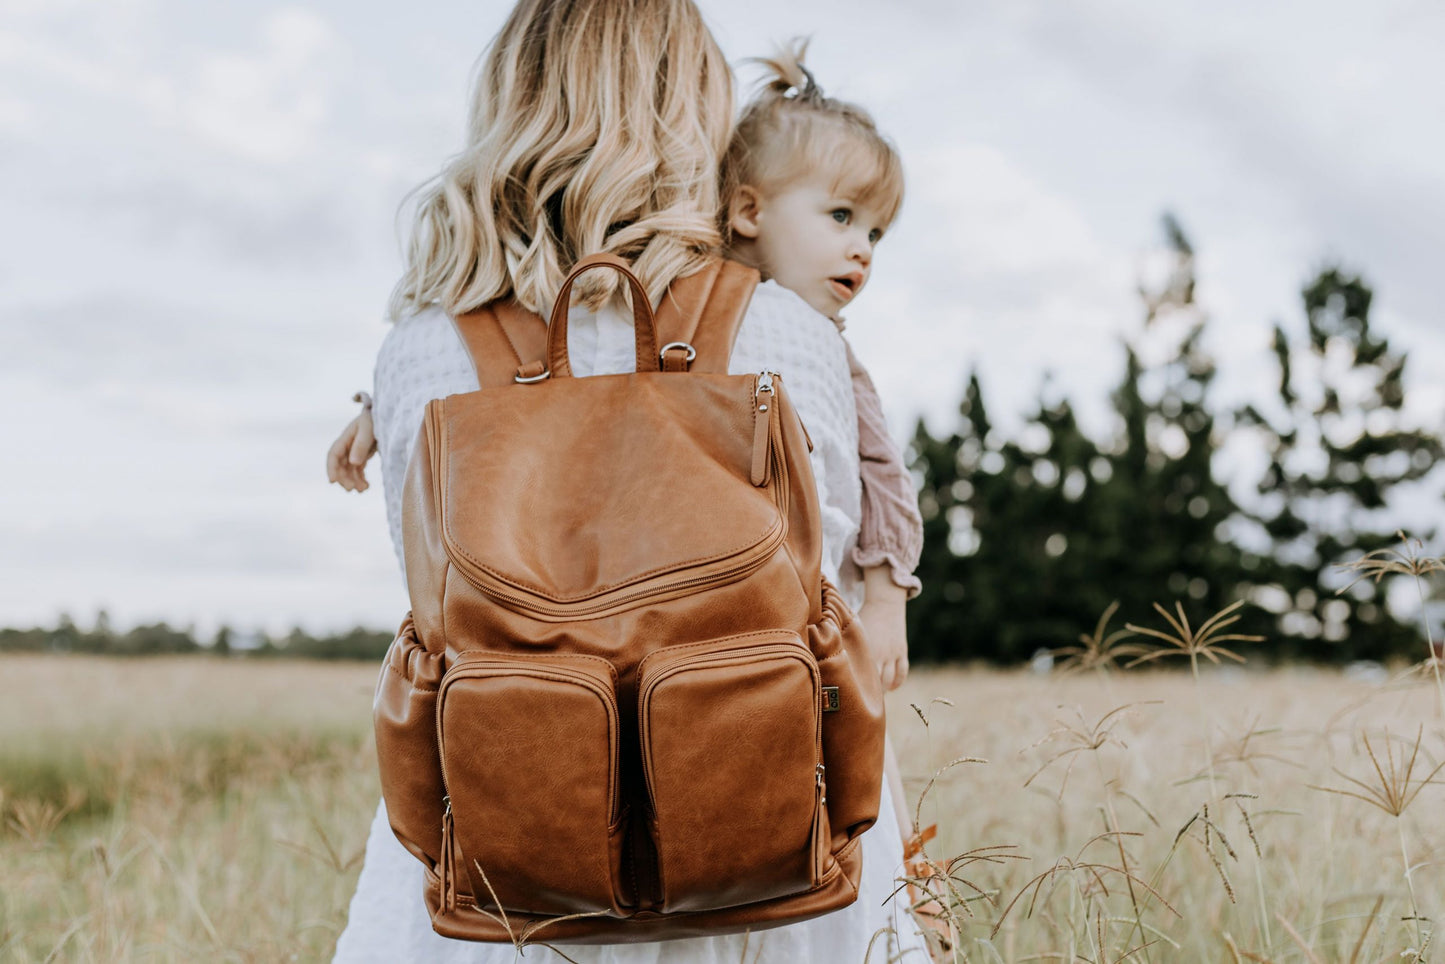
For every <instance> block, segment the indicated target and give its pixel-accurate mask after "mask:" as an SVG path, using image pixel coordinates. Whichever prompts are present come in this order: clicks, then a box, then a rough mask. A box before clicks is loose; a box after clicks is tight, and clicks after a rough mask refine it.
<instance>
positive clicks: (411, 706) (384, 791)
mask: <svg viewBox="0 0 1445 964" xmlns="http://www.w3.org/2000/svg"><path fill="white" fill-rule="evenodd" d="M442 656H443V654H441V653H431V652H428V651H427V649H426V647H424V646H423V645H422V643H421V640H420V639H418V638H417V634H416V626H415V625H414V624H413V623H412V619H411V614H410V613H408V614H407V617H406V619H405V620H403V621H402V624H401V628H400V629H399V630H397V634H396V639H395V640H393V641H392V644H391V648H389V649H388V650H387V652H386V659H385V661H383V663H382V666H381V676H380V678H379V679H378V680H377V681H376V694H375V696H374V698H373V700H372V708H371V711H372V722H373V723H374V725H375V728H376V755H377V762H378V764H379V767H380V771H381V795H382V798H383V799H384V800H385V801H386V814H387V818H388V820H389V821H390V823H391V829H392V831H393V832H394V833H395V834H396V837H397V839H398V840H400V841H401V843H402V846H404V847H405V848H406V849H407V850H409V851H411V853H412V854H413V855H414V856H416V857H417V858H419V859H420V860H422V861H423V862H424V863H425V864H426V865H427V866H428V867H432V868H435V867H436V866H437V862H438V861H439V860H440V859H441V852H442V846H441V840H442V811H443V809H444V805H443V803H442V798H443V797H444V796H446V791H445V790H444V789H443V787H442V770H441V758H440V756H439V755H438V753H437V742H436V701H437V687H438V686H439V685H440V683H441V678H442V670H443V666H442Z"/></svg>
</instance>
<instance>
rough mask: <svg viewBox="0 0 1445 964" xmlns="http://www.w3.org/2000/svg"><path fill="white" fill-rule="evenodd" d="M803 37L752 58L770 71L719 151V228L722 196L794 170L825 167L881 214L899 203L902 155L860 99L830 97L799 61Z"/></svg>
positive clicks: (766, 185) (892, 213)
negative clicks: (770, 53) (721, 154)
mask: <svg viewBox="0 0 1445 964" xmlns="http://www.w3.org/2000/svg"><path fill="white" fill-rule="evenodd" d="M807 50H808V41H807V40H806V39H805V38H798V39H794V40H793V41H791V42H790V43H788V44H787V45H785V46H783V47H782V48H781V49H779V50H778V52H777V53H776V54H774V55H773V56H772V57H759V58H757V60H756V63H759V64H762V65H763V66H764V67H765V68H767V70H768V73H769V77H768V79H767V80H766V81H765V82H764V85H763V87H762V89H761V90H760V91H759V92H758V95H757V96H756V97H754V98H753V100H752V101H751V102H750V103H749V104H748V105H747V107H745V108H744V109H743V113H742V117H740V118H739V119H738V124H737V127H736V128H735V129H734V130H733V137H732V142H731V143H730V144H729V145H728V150H727V153H726V155H724V157H723V167H722V195H723V203H724V207H723V210H722V212H721V222H722V223H721V228H722V231H723V232H724V235H725V237H726V240H728V241H731V237H730V232H729V231H728V227H727V219H728V211H727V208H726V205H727V202H728V201H729V200H730V199H731V198H732V196H733V194H734V193H735V192H736V191H737V189H738V188H739V187H741V186H742V185H745V184H746V185H749V186H751V187H754V188H756V189H758V190H759V191H762V192H763V193H765V194H767V193H772V192H776V191H778V190H780V189H783V188H786V187H788V186H789V185H790V184H792V183H794V182H795V181H797V180H798V179H799V178H801V177H804V176H806V175H809V174H813V173H817V172H822V173H824V174H825V175H826V176H828V177H830V178H831V179H832V184H833V189H834V191H836V192H838V193H840V194H843V195H847V196H850V197H853V198H856V199H857V200H858V201H860V202H866V203H876V204H878V206H879V208H880V210H881V211H882V213H883V215H884V220H885V222H892V220H893V219H894V217H896V216H897V214H898V209H899V207H901V206H902V204H903V163H902V161H901V160H900V159H899V157H898V152H897V151H896V150H895V149H894V147H893V145H892V144H891V143H889V141H888V139H887V138H886V137H884V136H883V135H882V134H881V133H880V132H879V130H878V127H877V125H875V124H874V123H873V118H872V116H871V115H870V114H869V113H868V112H867V111H866V110H864V109H863V108H862V107H859V106H858V105H857V104H853V103H850V102H848V101H844V100H838V99H836V98H833V97H827V96H825V95H824V94H823V90H822V88H821V87H819V86H818V83H817V81H815V80H814V79H813V75H812V73H811V72H810V71H809V70H808V68H806V67H804V66H803V57H804V55H805V54H806V53H807Z"/></svg>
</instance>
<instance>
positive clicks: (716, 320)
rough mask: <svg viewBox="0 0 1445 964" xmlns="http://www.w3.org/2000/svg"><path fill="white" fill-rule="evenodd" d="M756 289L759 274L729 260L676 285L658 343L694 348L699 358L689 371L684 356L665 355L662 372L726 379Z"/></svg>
mask: <svg viewBox="0 0 1445 964" xmlns="http://www.w3.org/2000/svg"><path fill="white" fill-rule="evenodd" d="M757 286H758V272H757V269H756V268H749V267H748V266H747V265H745V264H741V263H739V262H737V261H728V260H725V259H719V260H717V261H714V262H711V263H710V264H708V265H707V267H705V268H703V269H702V270H701V271H698V272H696V273H694V274H690V275H688V276H687V277H686V278H679V279H677V280H676V281H674V282H673V283H672V286H671V287H670V288H668V289H667V294H665V295H663V296H662V304H660V305H658V307H657V315H656V317H657V334H658V341H661V342H663V343H665V344H666V343H671V342H684V343H686V344H689V345H691V346H692V347H693V348H694V349H696V350H697V357H696V358H694V359H693V361H692V364H690V365H689V364H687V363H686V362H685V360H684V358H683V353H682V352H681V351H670V352H664V353H663V370H664V371H693V372H712V373H715V374H720V375H725V374H727V370H728V361H729V360H730V359H731V358H732V354H733V343H734V342H735V341H737V337H738V328H739V327H740V326H741V325H742V322H743V315H745V314H747V312H748V304H749V303H750V302H751V301H752V300H753V289H755V288H756V287H757ZM704 316H706V317H707V324H706V325H703V324H702V319H703V317H704Z"/></svg>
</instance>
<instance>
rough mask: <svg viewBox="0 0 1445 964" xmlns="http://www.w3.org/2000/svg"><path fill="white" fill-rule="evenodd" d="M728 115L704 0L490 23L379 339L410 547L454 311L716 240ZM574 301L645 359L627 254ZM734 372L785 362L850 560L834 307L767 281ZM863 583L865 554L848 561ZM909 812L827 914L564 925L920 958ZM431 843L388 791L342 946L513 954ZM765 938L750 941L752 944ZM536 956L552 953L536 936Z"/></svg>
mask: <svg viewBox="0 0 1445 964" xmlns="http://www.w3.org/2000/svg"><path fill="white" fill-rule="evenodd" d="M731 116H732V78H731V74H730V71H729V70H728V67H727V63H726V61H725V60H724V59H723V56H722V54H721V52H720V51H719V49H718V47H717V45H716V43H715V42H714V41H713V39H712V37H711V35H710V34H709V33H708V31H707V28H706V27H705V25H704V24H703V22H702V18H701V16H700V14H699V13H698V11H697V9H696V8H695V7H694V6H693V5H692V3H691V0H521V2H520V3H519V4H518V6H517V7H516V9H514V10H513V11H512V14H511V16H510V17H509V18H508V20H507V22H506V24H505V25H504V26H503V28H502V30H501V32H500V33H499V34H498V36H497V38H496V39H495V40H494V41H493V44H492V46H491V48H490V51H489V53H488V55H487V57H486V60H485V62H484V64H483V68H482V71H481V74H480V75H479V77H478V80H477V85H476V90H475V92H474V95H473V101H472V112H471V123H470V125H469V131H468V147H467V148H466V150H465V151H464V152H463V153H462V154H461V155H459V156H458V157H457V158H455V159H454V160H453V161H452V162H451V163H449V164H448V165H447V167H446V168H445V169H444V170H443V171H442V173H441V175H440V176H439V177H438V178H437V179H436V181H435V182H433V183H432V184H431V185H430V186H429V187H428V188H427V189H426V190H425V191H424V192H423V194H422V196H421V198H420V204H419V206H418V211H417V216H416V222H415V225H414V227H413V232H412V237H411V242H410V245H409V247H408V252H407V268H406V272H405V274H404V275H403V277H402V279H401V281H400V283H399V284H398V285H397V288H396V291H395V293H394V295H393V300H392V305H391V313H392V316H393V318H394V319H395V320H396V322H397V323H396V326H395V327H394V328H393V329H392V331H391V332H390V333H389V334H388V336H387V338H386V341H385V343H384V344H383V346H382V348H381V352H380V355H379V357H378V359H377V366H376V378H375V392H374V394H375V419H376V434H377V439H378V443H379V445H380V450H381V456H382V478H383V481H384V484H385V489H386V496H387V515H388V519H389V522H390V525H391V534H392V540H393V543H394V545H395V546H396V547H397V552H398V556H400V555H401V545H402V537H401V490H402V483H403V478H404V476H405V470H406V463H407V459H408V457H409V455H410V452H411V448H412V445H413V443H414V441H415V439H416V434H417V430H418V427H419V426H420V424H421V420H422V413H423V409H424V407H425V405H426V402H427V401H429V400H430V399H433V398H440V397H443V396H445V395H449V394H453V393H458V392H468V391H475V390H476V387H477V382H476V375H475V372H474V370H473V367H472V363H471V360H470V358H469V357H468V355H467V353H466V350H465V349H464V348H463V346H462V343H461V341H460V339H459V337H458V335H457V333H456V331H455V329H454V328H453V326H452V324H451V321H450V316H452V315H454V314H457V313H460V312H463V311H466V310H469V309H471V308H474V307H476V306H478V305H481V304H484V303H486V302H488V301H491V300H493V299H496V298H499V297H504V296H509V295H511V296H515V297H516V298H518V300H520V301H521V302H522V304H524V305H526V306H527V307H528V308H530V309H532V310H533V311H536V312H538V313H540V314H543V315H544V316H545V315H546V314H547V312H548V309H549V308H550V304H551V299H552V297H553V296H554V294H555V292H556V291H557V290H558V289H559V288H560V287H561V282H562V278H563V277H564V272H565V270H566V269H567V267H569V266H570V265H571V264H572V263H573V262H574V261H576V260H577V259H578V258H579V257H580V256H582V255H584V254H590V253H593V252H600V251H605V252H611V253H614V254H617V255H620V256H622V257H624V258H626V259H627V260H629V261H630V262H632V264H633V266H634V270H635V272H636V273H637V274H638V275H639V276H640V277H641V278H642V280H643V282H644V284H645V285H646V286H647V287H648V289H649V293H650V295H651V296H652V298H653V300H654V301H656V300H657V299H658V298H659V297H660V296H661V294H662V293H663V292H664V291H665V290H666V288H667V286H668V284H670V283H671V282H672V280H674V279H675V278H678V277H680V276H683V275H686V274H687V273H689V272H690V271H692V270H695V269H696V268H698V267H700V266H701V265H702V264H703V263H704V261H706V260H707V259H708V258H710V257H714V256H715V254H714V252H715V251H716V250H717V248H718V246H719V244H720V241H721V239H720V237H719V235H718V231H717V224H716V218H715V212H716V211H717V207H718V183H717V181H718V178H717V168H718V161H719V158H720V157H721V155H722V153H723V151H724V150H725V149H726V146H727V143H728V136H729V128H730V121H731ZM584 282H585V290H583V291H582V293H581V294H580V296H579V298H578V304H577V305H575V306H574V307H573V309H572V313H571V315H570V322H569V338H568V348H569V354H570V358H571V363H572V369H573V371H574V373H575V374H578V375H589V374H596V373H603V372H620V371H624V370H628V371H630V370H631V368H632V365H633V352H634V344H633V334H632V328H631V317H630V314H627V313H623V312H621V311H619V310H617V307H616V305H615V302H614V301H613V298H612V296H613V294H614V291H615V288H616V285H617V279H616V278H615V277H614V276H613V275H612V273H611V272H607V273H603V272H592V273H591V274H589V275H586V276H584V279H583V282H579V285H578V287H579V288H584ZM731 369H732V370H733V371H735V372H756V371H760V370H763V369H769V370H773V371H778V372H781V373H782V374H783V376H784V377H785V378H786V379H787V385H788V390H789V395H790V396H791V398H792V399H793V402H794V404H795V405H796V407H797V409H798V411H799V413H800V414H801V416H802V418H803V420H804V422H805V423H806V424H807V426H808V430H809V432H810V433H811V436H812V440H813V443H814V451H813V453H812V459H813V468H814V474H815V476H816V479H817V483H818V489H819V496H820V503H821V508H822V514H823V523H824V555H823V571H824V573H825V574H826V575H827V576H828V577H829V578H830V579H832V580H833V581H835V582H838V581H839V577H840V569H841V568H842V562H843V559H844V556H845V553H846V552H847V549H848V547H849V545H850V544H851V542H852V541H853V540H854V538H855V537H856V533H857V528H858V518H859V494H858V477H859V468H858V461H857V458H858V457H857V452H858V440H857V420H856V414H855V410H854V407H853V392H852V385H851V380H850V373H849V369H848V364H847V359H846V354H845V349H844V346H843V343H842V341H841V340H840V339H839V338H838V337H837V335H836V332H835V331H834V329H833V326H832V324H831V323H830V322H829V321H828V320H827V319H826V318H824V317H823V316H821V315H819V314H817V313H816V312H814V311H813V310H812V309H810V308H809V307H808V306H807V305H806V304H805V303H804V302H803V301H802V300H801V299H800V298H798V297H797V296H796V295H794V294H792V293H791V292H788V291H787V290H785V289H782V288H779V287H778V286H776V285H775V284H771V283H769V284H764V285H762V286H760V287H759V289H758V291H757V293H756V295H755V296H754V298H753V301H752V304H751V307H750V308H749V310H748V314H747V315H746V317H745V318H744V321H743V324H742V327H741V329H740V331H739V334H738V338H737V342H736V345H735V347H734V351H733V355H732V360H731ZM842 585H843V588H844V591H845V593H847V592H849V591H850V590H851V591H852V593H851V594H852V596H853V598H852V599H851V600H850V601H852V602H854V603H855V604H856V602H857V598H856V590H857V580H856V573H855V574H853V578H852V579H845V580H844V582H843V583H842ZM895 826H896V818H895V817H894V814H893V807H892V803H891V800H890V799H889V796H888V794H886V793H885V794H884V795H883V799H882V806H881V809H880V812H879V816H878V821H877V825H876V827H877V828H881V829H874V830H870V831H869V832H868V833H867V834H865V836H864V871H863V880H862V882H861V884H860V891H859V897H858V900H857V901H855V902H854V903H853V904H852V905H851V906H849V907H848V908H846V909H844V910H842V911H838V912H836V913H834V914H829V915H826V916H824V917H821V918H816V919H814V920H811V921H805V922H801V923H798V924H792V925H788V926H785V927H780V928H774V929H770V930H767V931H762V932H759V933H758V934H754V935H750V936H749V935H726V936H719V937H714V938H706V939H698V940H685V941H670V942H665V943H656V944H634V945H609V946H598V947H582V946H577V947H569V948H567V953H568V955H569V956H570V957H572V958H573V959H575V960H577V961H580V962H584V964H609V962H617V964H623V962H637V964H643V962H651V961H659V960H666V961H678V962H683V964H713V962H717V964H735V962H738V961H741V960H743V959H744V955H745V954H746V958H747V960H750V961H751V960H758V961H763V962H784V961H787V962H801V961H844V962H854V961H857V962H862V961H863V960H864V958H865V955H866V953H867V950H868V947H869V944H870V942H871V941H872V940H873V937H874V934H875V933H876V932H878V931H879V930H883V929H892V930H894V931H895V932H896V935H897V936H896V937H895V938H894V939H893V940H892V941H889V940H879V941H878V942H877V954H876V957H877V959H878V960H883V959H886V958H887V957H888V956H889V955H888V954H885V953H884V951H885V950H886V949H888V947H889V945H890V943H891V944H892V950H893V952H894V953H896V951H897V949H898V947H899V946H902V947H903V948H905V949H912V950H914V951H915V953H914V954H913V955H912V957H913V958H914V959H917V960H920V961H923V960H926V959H927V954H926V953H925V952H924V951H923V950H922V946H923V945H922V942H921V939H919V938H918V936H917V934H916V931H915V930H914V928H913V927H912V925H911V923H910V922H909V920H908V918H907V915H906V914H905V913H903V912H902V911H901V909H899V908H898V907H896V906H895V905H894V904H892V903H891V902H889V901H888V900H887V898H888V896H889V894H890V893H891V892H892V891H893V889H894V886H895V885H894V875H895V872H896V870H897V869H898V867H899V865H900V863H901V853H900V846H899V841H898V837H897V835H896V833H894V831H893V828H894V827H895ZM422 873H423V869H422V866H421V864H420V863H419V862H418V861H417V860H416V858H414V857H412V856H411V855H410V854H409V853H407V852H406V851H405V850H404V849H403V848H402V846H401V844H399V843H398V842H397V840H396V838H395V837H394V835H393V834H392V831H391V828H390V827H389V826H388V824H387V820H386V814H385V810H384V808H380V807H379V808H378V810H377V815H376V819H375V820H374V821H373V825H372V831H371V837H370V839H369V840H368V842H367V850H366V860H365V864H364V866H363V869H362V873H361V879H360V881H359V882H358V884H357V891H356V895H355V897H354V898H353V900H352V904H351V913H350V922H349V924H348V926H347V929H346V931H345V932H344V933H343V934H342V935H341V938H340V940H339V941H338V943H337V950H336V958H335V960H336V961H338V962H343V964H354V962H363V961H377V962H381V961H385V962H388V964H390V962H398V961H419V962H420V961H425V962H450V961H458V962H462V961H465V962H502V961H511V960H513V959H514V956H515V952H514V950H513V949H512V948H511V947H509V946H505V945H488V944H472V943H465V942H459V941H452V940H448V939H445V938H442V937H439V936H437V935H436V934H435V933H433V932H432V930H431V926H430V921H429V919H428V916H427V913H426V909H425V906H424V905H423V902H422V896H421V895H422ZM755 955H756V956H755ZM527 959H528V960H540V961H557V960H561V958H558V957H556V956H555V955H553V954H551V953H550V952H549V951H546V950H545V949H542V948H536V949H533V950H530V951H529V952H528V954H527Z"/></svg>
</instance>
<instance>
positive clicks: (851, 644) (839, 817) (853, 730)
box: [808, 581, 887, 850]
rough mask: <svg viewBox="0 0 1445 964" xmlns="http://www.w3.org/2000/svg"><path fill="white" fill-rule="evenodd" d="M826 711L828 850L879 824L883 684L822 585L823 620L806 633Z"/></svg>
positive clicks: (856, 628)
mask: <svg viewBox="0 0 1445 964" xmlns="http://www.w3.org/2000/svg"><path fill="white" fill-rule="evenodd" d="M808 645H809V648H810V649H811V650H812V651H813V653H814V655H815V656H817V658H818V670H819V673H820V674H821V676H822V681H823V685H824V686H826V687H829V690H830V699H829V706H830V707H831V711H830V712H827V713H824V714H823V762H824V763H826V764H827V766H828V777H829V780H828V817H829V821H830V823H831V824H832V828H833V832H834V833H835V834H837V839H835V840H834V841H833V849H835V850H837V849H839V848H841V847H842V846H843V845H844V844H845V843H847V842H848V841H849V840H852V839H853V838H855V837H857V836H858V835H859V834H861V833H863V831H865V830H867V829H868V828H869V827H871V826H873V824H874V822H875V821H876V820H877V819H878V803H879V796H880V792H881V790H882V785H883V744H884V741H885V739H886V733H887V726H886V723H885V721H884V703H883V684H882V682H881V681H880V680H879V678H878V670H877V668H876V666H875V665H874V663H873V660H872V658H871V657H870V656H869V654H868V649H867V644H866V641H865V640H864V638H863V627H862V624H861V623H859V622H858V621H857V620H856V619H854V618H853V614H852V612H851V611H849V609H848V605H847V603H845V602H844V601H843V598H842V597H841V596H840V595H839V594H838V591H837V590H836V589H834V588H833V587H832V586H831V585H829V584H828V583H827V582H826V581H825V582H824V583H823V618H822V620H821V621H819V622H817V623H815V624H814V625H812V626H809V627H808Z"/></svg>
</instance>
